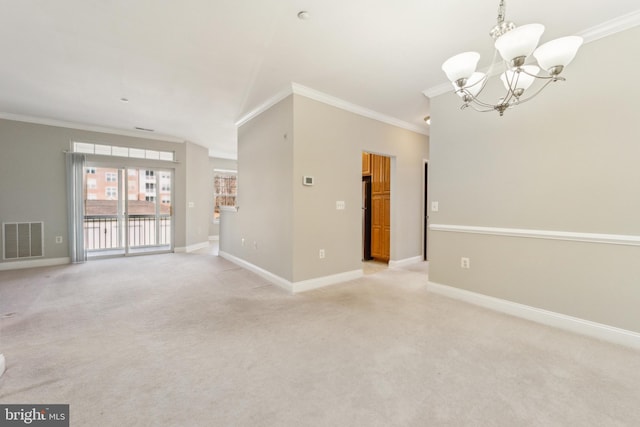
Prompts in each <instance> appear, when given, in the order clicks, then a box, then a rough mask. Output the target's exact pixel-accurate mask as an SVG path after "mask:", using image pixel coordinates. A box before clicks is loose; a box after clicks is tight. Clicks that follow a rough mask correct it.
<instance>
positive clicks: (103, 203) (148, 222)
mask: <svg viewBox="0 0 640 427" xmlns="http://www.w3.org/2000/svg"><path fill="white" fill-rule="evenodd" d="M84 184H85V201H84V203H85V221H84V225H85V227H84V230H85V246H86V248H87V251H88V253H89V256H113V255H129V254H139V253H147V252H168V251H171V250H172V249H173V215H172V214H173V209H172V200H173V196H172V194H173V193H172V184H173V172H172V171H171V170H164V169H152V168H143V167H139V168H137V167H128V168H111V167H102V166H88V167H87V168H86V169H85V181H84Z"/></svg>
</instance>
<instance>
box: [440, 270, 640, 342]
mask: <svg viewBox="0 0 640 427" xmlns="http://www.w3.org/2000/svg"><path fill="white" fill-rule="evenodd" d="M428 290H429V291H431V292H434V293H437V294H441V295H444V296H447V297H450V298H454V299H457V300H461V301H465V302H468V303H471V304H474V305H479V306H481V307H485V308H488V309H491V310H495V311H499V312H501V313H506V314H510V315H512V316H516V317H520V318H523V319H527V320H531V321H533V322H537V323H541V324H543V325H547V326H553V327H556V328H559V329H564V330H566V331H570V332H574V333H577V334H581V335H586V336H589V337H592V338H597V339H600V340H603V341H608V342H611V343H614V344H620V345H624V346H627V347H631V348H636V349H640V334H639V333H637V332H633V331H628V330H626V329H621V328H616V327H614V326H608V325H604V324H602V323H596V322H592V321H590V320H584V319H580V318H577V317H572V316H567V315H565V314H560V313H556V312H553V311H548V310H543V309H540V308H535V307H531V306H528V305H524V304H519V303H515V302H511V301H507V300H503V299H500V298H495V297H490V296H488V295H482V294H478V293H475V292H471V291H467V290H464V289H459V288H454V287H451V286H446V285H441V284H439V283H434V282H429V284H428Z"/></svg>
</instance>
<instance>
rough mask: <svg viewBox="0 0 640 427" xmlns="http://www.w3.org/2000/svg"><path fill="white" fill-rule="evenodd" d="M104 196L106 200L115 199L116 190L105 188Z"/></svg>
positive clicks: (114, 188)
mask: <svg viewBox="0 0 640 427" xmlns="http://www.w3.org/2000/svg"><path fill="white" fill-rule="evenodd" d="M105 195H106V196H107V198H115V197H117V196H118V190H117V189H116V187H107V188H105Z"/></svg>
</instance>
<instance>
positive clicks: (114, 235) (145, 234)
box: [84, 215, 171, 251]
mask: <svg viewBox="0 0 640 427" xmlns="http://www.w3.org/2000/svg"><path fill="white" fill-rule="evenodd" d="M125 221H126V222H127V225H126V228H127V230H128V238H129V247H145V246H163V245H170V244H171V217H170V216H160V217H159V218H156V216H155V215H129V217H128V219H127V220H125V219H124V218H123V219H122V220H121V221H118V217H117V216H106V215H96V216H85V217H84V245H85V248H86V249H87V250H88V251H97V250H104V249H121V248H124V244H125V243H124V237H125V236H124V234H123V233H121V231H120V226H121V225H120V224H122V225H124V223H125ZM156 226H157V230H156Z"/></svg>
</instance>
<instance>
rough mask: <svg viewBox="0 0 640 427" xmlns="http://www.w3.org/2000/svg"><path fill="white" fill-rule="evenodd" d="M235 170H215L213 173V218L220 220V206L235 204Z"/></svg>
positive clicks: (216, 220)
mask: <svg viewBox="0 0 640 427" xmlns="http://www.w3.org/2000/svg"><path fill="white" fill-rule="evenodd" d="M237 182H238V181H237V174H236V172H235V171H224V172H222V171H216V172H215V175H214V182H213V188H214V190H213V191H214V196H213V197H214V203H213V206H214V208H213V220H214V221H215V222H218V221H220V206H235V205H236V197H237V193H238V187H237Z"/></svg>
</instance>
